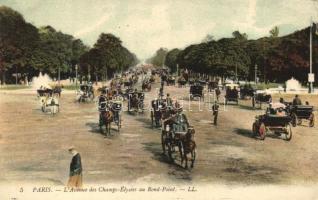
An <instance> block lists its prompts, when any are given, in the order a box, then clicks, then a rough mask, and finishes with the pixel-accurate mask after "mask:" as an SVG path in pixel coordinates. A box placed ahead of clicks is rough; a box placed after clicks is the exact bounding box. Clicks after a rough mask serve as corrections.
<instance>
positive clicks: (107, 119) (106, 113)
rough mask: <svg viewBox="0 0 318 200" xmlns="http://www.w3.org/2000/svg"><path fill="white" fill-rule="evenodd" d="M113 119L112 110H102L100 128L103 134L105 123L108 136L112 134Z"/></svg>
mask: <svg viewBox="0 0 318 200" xmlns="http://www.w3.org/2000/svg"><path fill="white" fill-rule="evenodd" d="M112 121H113V113H112V112H111V111H110V110H103V111H101V112H100V119H99V128H100V131H101V133H102V134H103V133H104V131H103V125H105V128H106V136H107V134H110V128H111V123H112Z"/></svg>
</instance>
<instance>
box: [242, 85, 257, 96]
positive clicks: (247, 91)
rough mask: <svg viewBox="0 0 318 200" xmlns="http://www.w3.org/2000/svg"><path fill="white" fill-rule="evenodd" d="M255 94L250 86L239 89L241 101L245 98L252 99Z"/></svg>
mask: <svg viewBox="0 0 318 200" xmlns="http://www.w3.org/2000/svg"><path fill="white" fill-rule="evenodd" d="M254 93H255V89H254V88H253V87H252V86H251V85H244V86H243V87H241V89H240V97H241V99H246V98H247V97H249V98H253V97H254Z"/></svg>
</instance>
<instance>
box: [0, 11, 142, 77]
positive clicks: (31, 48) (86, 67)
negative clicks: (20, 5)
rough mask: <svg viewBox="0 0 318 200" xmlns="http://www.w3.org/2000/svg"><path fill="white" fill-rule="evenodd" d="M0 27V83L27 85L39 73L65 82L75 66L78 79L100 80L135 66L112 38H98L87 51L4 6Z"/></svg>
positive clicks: (73, 40) (68, 37)
mask: <svg viewBox="0 0 318 200" xmlns="http://www.w3.org/2000/svg"><path fill="white" fill-rule="evenodd" d="M0 27H1V28H0V78H1V83H14V82H15V81H16V80H28V81H30V80H32V77H34V76H37V75H38V74H39V72H42V73H47V74H48V75H50V76H51V77H53V78H55V79H57V78H58V77H59V76H60V78H61V79H66V78H70V77H74V76H75V69H76V66H77V69H78V74H79V77H80V78H83V79H86V80H89V79H90V80H92V81H93V80H102V79H103V78H106V76H107V77H111V76H112V75H113V73H115V72H120V71H122V70H125V69H127V68H128V67H130V66H133V65H135V64H136V63H137V62H138V60H137V57H136V56H135V55H134V54H133V53H131V52H130V51H129V50H128V49H127V48H125V47H124V46H122V42H121V40H120V39H119V38H117V37H116V36H114V35H112V34H105V33H102V34H100V36H99V39H98V40H97V42H96V43H95V44H94V46H93V47H92V48H90V47H89V46H87V45H85V44H84V43H83V42H82V41H81V40H80V39H77V38H74V37H73V36H72V35H69V34H65V33H63V32H61V31H57V30H55V29H54V28H53V27H51V26H44V27H39V28H37V27H35V26H34V25H32V24H31V23H28V22H26V21H25V19H24V18H23V16H22V15H21V14H20V13H18V12H17V11H15V10H13V9H11V8H9V7H6V6H0ZM16 78H17V79H16Z"/></svg>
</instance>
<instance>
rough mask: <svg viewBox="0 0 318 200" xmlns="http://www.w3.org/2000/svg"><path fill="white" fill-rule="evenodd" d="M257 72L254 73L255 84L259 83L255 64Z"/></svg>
mask: <svg viewBox="0 0 318 200" xmlns="http://www.w3.org/2000/svg"><path fill="white" fill-rule="evenodd" d="M254 70H255V73H254V81H255V84H257V64H255V69H254Z"/></svg>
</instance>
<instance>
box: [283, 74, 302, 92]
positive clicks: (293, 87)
mask: <svg viewBox="0 0 318 200" xmlns="http://www.w3.org/2000/svg"><path fill="white" fill-rule="evenodd" d="M300 90H302V88H301V84H300V83H299V81H298V80H296V79H294V77H292V78H291V79H289V80H287V81H286V92H287V91H300Z"/></svg>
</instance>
